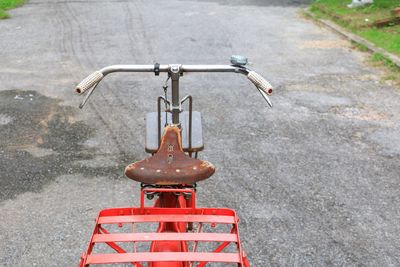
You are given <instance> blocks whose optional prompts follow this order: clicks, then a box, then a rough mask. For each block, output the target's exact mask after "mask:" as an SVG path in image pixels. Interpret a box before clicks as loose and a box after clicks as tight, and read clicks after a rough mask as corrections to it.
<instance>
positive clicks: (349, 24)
mask: <svg viewBox="0 0 400 267" xmlns="http://www.w3.org/2000/svg"><path fill="white" fill-rule="evenodd" d="M350 2H351V0H316V1H314V3H313V4H312V5H311V8H310V10H311V12H313V13H314V14H316V15H317V16H318V17H319V18H328V19H331V20H333V21H335V22H336V23H338V24H339V25H341V26H342V27H344V28H346V29H348V30H350V31H351V32H353V33H355V34H358V35H360V36H361V37H363V38H365V39H367V40H369V41H370V42H372V43H374V44H375V45H376V46H379V47H381V48H384V49H386V50H387V51H389V52H391V53H393V54H397V55H399V56H400V26H399V25H394V26H388V27H383V28H376V27H372V26H371V25H372V24H373V23H374V22H375V21H377V20H382V19H387V18H392V17H393V14H392V10H393V9H394V8H396V7H400V1H399V0H375V1H374V3H373V4H371V5H367V6H364V7H359V8H348V7H347V4H349V3H350Z"/></svg>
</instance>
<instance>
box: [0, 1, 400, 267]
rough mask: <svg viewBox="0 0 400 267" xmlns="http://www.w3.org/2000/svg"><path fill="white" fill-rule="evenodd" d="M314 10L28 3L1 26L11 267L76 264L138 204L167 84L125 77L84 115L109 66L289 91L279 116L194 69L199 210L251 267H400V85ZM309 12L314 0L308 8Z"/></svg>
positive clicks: (0, 121) (1, 142)
mask: <svg viewBox="0 0 400 267" xmlns="http://www.w3.org/2000/svg"><path fill="white" fill-rule="evenodd" d="M299 2H300V1H278V0H275V1H261V0H257V1H256V0H253V1H239V0H234V1H227V0H226V1H217V0H208V1H207V0H203V1H192V0H171V1H126V0H118V1H104V0H97V1H60V0H58V1H54V0H51V1H50V0H31V1H29V3H28V4H26V5H25V6H23V7H21V8H18V9H15V10H13V11H10V13H11V14H12V19H9V20H4V21H0V58H1V60H0V135H1V139H0V188H1V189H0V201H1V202H0V214H1V219H0V240H1V241H0V265H2V266H74V265H75V264H77V263H78V260H79V256H80V254H81V253H82V252H83V250H84V249H85V246H86V244H87V242H88V239H89V237H90V232H91V230H92V227H93V219H94V218H95V216H96V214H97V212H98V211H99V210H100V209H102V208H105V207H115V206H129V205H136V204H138V192H139V186H138V184H136V183H135V182H133V181H130V180H129V179H126V178H124V177H123V174H122V173H123V169H124V167H125V165H127V164H128V163H130V162H132V161H135V160H138V159H141V158H143V157H145V156H146V153H145V152H144V125H145V122H144V117H145V114H146V113H147V112H150V111H154V110H155V108H156V101H155V100H156V97H157V96H158V95H160V94H162V88H161V85H162V83H163V81H164V79H165V77H162V76H160V77H154V75H151V74H147V75H127V74H119V75H112V76H110V77H109V78H107V80H106V81H105V82H104V83H103V84H102V85H101V86H100V87H99V88H98V90H97V92H96V94H95V95H94V96H93V97H92V99H91V102H90V103H89V104H88V105H87V107H85V109H84V110H79V109H78V108H77V105H78V103H79V102H80V100H81V99H80V97H78V96H75V95H74V94H73V90H72V89H73V87H74V85H75V84H76V83H77V82H78V81H79V80H80V79H81V78H83V77H84V76H85V75H87V74H88V73H90V72H92V71H93V70H95V69H98V68H101V67H104V66H106V65H110V64H118V63H132V64H152V63H154V62H160V63H166V64H168V63H186V64H197V63H199V64H201V63H206V64H214V63H217V64H226V63H228V62H229V57H230V55H231V54H243V55H246V56H247V57H249V59H250V65H251V67H252V68H254V69H256V70H257V71H258V72H260V73H262V74H263V75H264V76H266V77H267V78H269V80H271V82H272V83H273V84H274V85H275V87H276V90H275V95H274V96H273V97H272V101H273V103H274V108H273V109H269V108H267V107H266V105H265V103H264V101H263V100H262V99H261V98H260V95H259V94H258V93H257V91H256V90H255V89H254V88H253V87H252V85H251V84H250V82H249V81H247V80H246V79H244V78H243V77H242V76H238V75H234V74H218V75H217V74H192V75H186V76H184V77H183V79H182V84H181V88H182V95H185V94H189V93H190V94H192V95H193V97H194V107H195V109H196V110H200V111H201V112H202V114H203V120H204V122H203V123H204V127H203V132H204V136H205V151H204V152H203V153H202V154H201V157H202V158H203V159H207V160H209V161H211V162H212V163H214V164H215V165H216V166H217V173H216V174H215V175H214V176H213V177H212V178H211V179H210V180H207V181H205V182H202V183H200V184H199V188H198V196H199V205H201V206H216V207H229V208H234V209H236V210H237V211H238V213H239V215H240V217H241V225H240V227H241V235H242V239H243V245H244V248H245V249H246V250H247V252H248V255H249V259H250V261H251V262H252V266H399V265H400V252H399V251H400V223H399V221H400V208H399V207H400V194H399V192H400V185H399V184H400V183H399V180H400V126H399V122H400V105H399V103H400V90H399V88H395V87H393V86H391V85H389V84H387V83H384V82H380V77H381V75H382V73H381V70H378V69H375V68H372V67H369V66H367V65H366V64H365V63H364V61H365V60H366V55H365V54H363V53H361V52H357V51H354V50H352V49H351V48H350V45H349V43H348V42H347V41H344V40H342V39H340V38H339V37H338V36H336V35H335V34H333V33H331V32H330V31H328V30H325V29H323V28H320V27H318V26H317V25H315V24H314V23H313V22H311V21H308V20H305V19H303V18H301V16H300V15H299V14H298V12H299V4H302V3H299ZM303 3H304V2H303Z"/></svg>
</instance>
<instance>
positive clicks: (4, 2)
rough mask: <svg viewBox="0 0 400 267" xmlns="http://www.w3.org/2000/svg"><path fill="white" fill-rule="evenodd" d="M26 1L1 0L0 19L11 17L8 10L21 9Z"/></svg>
mask: <svg viewBox="0 0 400 267" xmlns="http://www.w3.org/2000/svg"><path fill="white" fill-rule="evenodd" d="M25 2H26V0H0V19H6V18H9V17H10V16H9V15H8V14H7V12H6V10H9V9H12V8H16V7H19V6H21V5H23V4H24V3H25Z"/></svg>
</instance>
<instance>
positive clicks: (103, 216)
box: [75, 56, 273, 267]
mask: <svg viewBox="0 0 400 267" xmlns="http://www.w3.org/2000/svg"><path fill="white" fill-rule="evenodd" d="M246 64H247V59H246V58H244V57H241V56H232V57H231V65H179V64H172V65H160V64H158V63H156V64H154V65H113V66H108V67H105V68H103V69H101V70H99V71H96V72H94V73H92V74H91V75H89V76H88V77H87V78H85V79H84V80H83V81H82V82H81V83H79V84H78V86H77V87H76V88H75V91H76V92H77V93H79V94H83V93H85V92H87V95H86V97H85V98H84V100H83V101H82V103H81V105H80V108H82V107H83V106H84V105H85V103H86V102H87V100H88V98H89V97H90V96H91V94H92V93H93V92H94V90H95V89H96V88H97V85H98V84H99V83H100V81H101V80H102V79H103V78H104V77H105V76H106V75H108V74H110V73H114V72H153V73H154V74H155V75H156V76H158V75H160V73H167V75H168V76H167V80H166V82H165V84H164V86H163V88H164V92H165V95H164V96H160V97H158V99H157V112H152V113H149V114H147V117H146V152H148V153H151V156H150V157H149V158H146V159H144V160H141V161H137V162H135V163H132V164H130V165H128V166H127V167H126V169H125V175H126V176H127V177H128V178H130V179H132V180H134V181H137V182H140V183H141V192H140V206H139V207H128V208H111V209H105V210H102V211H100V213H99V215H98V217H97V219H96V225H95V228H94V231H93V234H92V236H91V239H90V242H89V245H88V248H87V250H86V252H85V253H83V254H82V256H81V259H80V262H79V266H80V267H83V266H89V265H91V264H112V263H128V264H132V265H133V266H136V267H143V266H145V265H143V264H144V263H147V264H148V265H147V266H149V267H192V266H198V267H202V266H205V265H206V264H207V263H210V262H213V263H224V264H228V263H229V264H236V265H237V266H246V267H247V266H250V264H249V262H248V260H247V256H246V254H245V252H244V251H243V249H242V247H241V243H240V238H239V228H238V222H239V218H238V217H237V215H236V213H235V211H234V210H232V209H228V208H199V207H197V206H196V184H197V182H200V181H202V180H205V179H207V178H209V177H211V176H212V175H213V174H214V172H215V167H214V166H213V165H212V164H211V163H209V162H207V161H203V160H200V159H198V153H199V152H200V151H201V150H203V148H204V145H203V140H202V126H201V114H200V112H197V111H193V110H192V102H193V99H192V97H191V96H190V95H188V96H185V97H184V98H182V99H180V97H179V80H180V78H181V77H182V76H183V75H184V74H185V73H188V72H233V73H239V74H244V75H246V76H247V77H248V79H249V80H250V81H251V82H252V83H253V84H254V85H255V86H256V88H257V89H258V91H259V92H260V93H261V95H262V96H263V98H264V99H265V100H266V101H267V103H268V105H269V106H271V107H272V104H271V102H270V100H269V98H268V95H270V94H271V93H272V90H273V89H272V86H271V84H270V83H269V82H268V81H266V80H265V79H264V78H263V77H262V76H261V75H259V74H257V73H256V72H255V71H252V70H250V69H248V68H246V67H245V65H246ZM168 80H171V101H170V100H168V97H167V90H168ZM186 101H188V102H189V109H188V111H184V110H183V108H182V105H183V103H184V102H186ZM162 104H164V110H163V111H162ZM162 126H163V127H162ZM145 197H146V198H147V199H149V200H153V201H154V204H153V206H146V204H145ZM154 225H155V227H156V230H154ZM140 227H142V228H144V229H145V230H146V231H144V232H143V231H137V229H138V228H140ZM146 227H147V228H146ZM151 227H153V229H151ZM149 229H150V230H151V231H150V232H149V231H148V230H149ZM213 230H214V231H213ZM215 243H217V245H216V248H215V247H214V248H212V246H213V245H215ZM101 246H102V247H103V248H98V247H101ZM200 247H202V249H200ZM104 248H108V249H109V250H104ZM102 249H103V250H102ZM111 250H113V252H111ZM200 250H205V251H200ZM99 251H100V252H99ZM101 251H104V252H101ZM223 251H224V252H223ZM195 264H196V265H195Z"/></svg>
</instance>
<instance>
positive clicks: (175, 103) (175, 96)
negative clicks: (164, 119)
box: [169, 65, 181, 125]
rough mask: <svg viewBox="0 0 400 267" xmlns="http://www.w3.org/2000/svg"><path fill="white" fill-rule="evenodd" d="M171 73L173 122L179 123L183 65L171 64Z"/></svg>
mask: <svg viewBox="0 0 400 267" xmlns="http://www.w3.org/2000/svg"><path fill="white" fill-rule="evenodd" d="M169 75H170V77H171V87H172V106H171V112H172V123H173V124H177V125H179V112H180V103H179V78H180V75H181V65H170V68H169Z"/></svg>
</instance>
